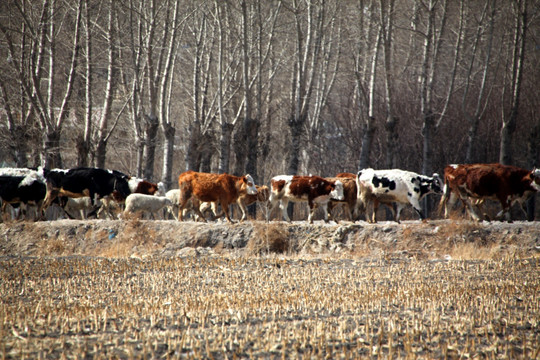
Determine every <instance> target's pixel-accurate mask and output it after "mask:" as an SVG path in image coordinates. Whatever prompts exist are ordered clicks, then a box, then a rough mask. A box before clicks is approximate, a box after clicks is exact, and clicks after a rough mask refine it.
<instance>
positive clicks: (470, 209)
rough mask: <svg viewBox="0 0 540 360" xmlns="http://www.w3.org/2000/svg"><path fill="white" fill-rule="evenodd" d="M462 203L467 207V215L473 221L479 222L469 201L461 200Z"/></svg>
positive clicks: (466, 198)
mask: <svg viewBox="0 0 540 360" xmlns="http://www.w3.org/2000/svg"><path fill="white" fill-rule="evenodd" d="M461 200H462V201H463V202H465V205H467V210H468V211H469V215H470V216H471V218H472V219H473V220H474V221H480V220H481V219H480V216H478V214H477V213H476V211H475V210H474V205H473V204H472V202H471V199H469V197H465V198H461Z"/></svg>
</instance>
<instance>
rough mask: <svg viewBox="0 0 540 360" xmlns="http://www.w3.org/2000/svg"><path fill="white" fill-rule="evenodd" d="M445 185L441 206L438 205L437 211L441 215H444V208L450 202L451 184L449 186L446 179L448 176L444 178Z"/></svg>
mask: <svg viewBox="0 0 540 360" xmlns="http://www.w3.org/2000/svg"><path fill="white" fill-rule="evenodd" d="M444 180H445V181H444V186H443V194H442V197H441V201H439V206H438V207H437V213H438V214H439V216H441V215H442V213H443V209H444V208H445V206H446V204H447V203H448V199H449V198H450V191H451V190H450V186H448V182H447V181H446V177H445V178H444Z"/></svg>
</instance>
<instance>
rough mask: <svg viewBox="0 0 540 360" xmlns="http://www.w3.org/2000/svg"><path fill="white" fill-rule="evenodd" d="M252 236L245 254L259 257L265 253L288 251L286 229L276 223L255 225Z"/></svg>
mask: <svg viewBox="0 0 540 360" xmlns="http://www.w3.org/2000/svg"><path fill="white" fill-rule="evenodd" d="M253 230H254V231H253V235H252V236H251V237H250V239H249V240H248V243H247V249H246V250H247V253H248V254H251V255H260V254H266V253H278V254H283V253H287V252H288V251H289V250H290V244H289V242H290V241H289V233H288V231H287V228H285V227H283V226H282V225H280V224H276V223H261V224H256V225H255V226H254V229H253Z"/></svg>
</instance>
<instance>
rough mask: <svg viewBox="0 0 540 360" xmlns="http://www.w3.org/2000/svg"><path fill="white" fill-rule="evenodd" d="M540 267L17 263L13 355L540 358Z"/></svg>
mask: <svg viewBox="0 0 540 360" xmlns="http://www.w3.org/2000/svg"><path fill="white" fill-rule="evenodd" d="M538 270H539V263H538V261H537V260H536V259H527V260H523V259H520V260H515V259H514V260H510V259H507V260H497V261H450V262H444V261H417V260H397V261H388V260H384V259H380V260H376V261H368V260H363V259H359V258H339V259H328V258H326V259H320V258H319V259H317V258H307V257H306V258H299V257H278V256H276V255H268V256H264V257H232V256H230V257H213V256H212V257H210V256H209V257H186V258H150V259H145V260H140V259H129V258H124V259H106V258H88V257H65V258H4V259H3V260H2V261H1V262H0V279H1V280H0V298H1V304H0V319H1V321H0V324H1V325H0V356H1V358H8V359H10V358H16V359H21V358H34V359H37V358H42V359H45V358H120V359H130V358H169V357H170V358H209V359H230V358H332V359H335V358H344V359H349V358H359V357H360V358H487V359H498V358H512V359H513V358H534V357H535V356H538V352H539V343H540V341H539V340H540V309H539V307H540V300H539V298H538V294H540V277H539V276H538V275H539V271H538Z"/></svg>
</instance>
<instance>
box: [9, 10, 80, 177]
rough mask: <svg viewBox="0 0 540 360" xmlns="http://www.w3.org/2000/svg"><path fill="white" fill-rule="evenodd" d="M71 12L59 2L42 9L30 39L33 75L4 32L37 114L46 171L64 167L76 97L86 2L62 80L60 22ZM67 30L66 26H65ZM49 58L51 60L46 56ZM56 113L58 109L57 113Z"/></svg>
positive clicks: (76, 17)
mask: <svg viewBox="0 0 540 360" xmlns="http://www.w3.org/2000/svg"><path fill="white" fill-rule="evenodd" d="M19 10H20V11H21V16H22V17H23V19H24V21H25V22H26V23H27V24H32V19H30V18H28V17H27V14H25V13H24V12H22V8H20V7H19ZM62 11H70V9H61V8H60V5H59V4H58V3H57V2H56V1H54V0H53V1H51V2H50V3H49V2H48V1H45V2H44V3H43V6H42V11H41V18H40V20H39V23H38V24H37V26H36V27H35V28H33V29H32V31H34V30H36V29H37V30H36V32H34V33H33V34H32V36H31V37H30V38H31V39H32V45H31V47H32V53H31V54H30V56H31V58H32V59H33V60H35V61H32V63H31V65H30V66H31V68H30V70H29V73H26V68H25V67H24V64H23V63H22V62H21V61H19V59H18V58H17V57H16V52H15V46H14V43H13V39H12V36H11V33H10V32H9V31H8V30H7V29H6V28H5V27H4V26H0V30H1V31H2V32H3V33H4V36H5V38H6V41H7V44H8V51H9V54H10V56H11V58H12V59H13V61H12V66H13V67H14V70H15V71H16V73H17V75H18V78H19V81H20V82H21V85H22V87H23V89H24V93H25V96H26V97H27V98H28V99H29V100H30V103H31V106H32V107H33V111H35V113H36V114H37V117H38V119H39V123H40V126H41V128H42V133H43V149H42V162H43V164H42V165H44V166H45V167H61V166H62V158H61V152H60V140H61V135H62V127H63V125H64V122H65V120H66V118H67V116H68V110H69V107H68V105H69V102H70V99H71V95H72V93H73V87H74V83H75V76H76V68H77V64H78V57H79V35H80V23H81V13H82V0H79V1H78V3H77V8H76V9H75V11H76V16H75V21H74V29H73V30H74V33H73V36H72V39H71V41H72V46H71V50H70V53H69V55H70V61H69V65H68V71H67V78H64V79H62V74H59V72H58V71H57V67H56V65H57V64H56V61H57V60H58V54H57V52H56V45H57V44H56V36H57V31H58V29H57V23H56V22H57V20H58V19H59V18H60V16H61V15H62V14H60V13H58V12H62ZM61 25H62V26H64V25H65V24H64V23H61ZM46 54H47V55H48V56H46ZM45 60H46V61H48V64H47V65H48V67H47V71H48V77H47V79H46V81H47V87H46V89H43V87H42V84H41V80H42V73H43V68H42V67H43V66H45V64H44V61H45ZM64 81H65V84H66V85H65V88H64V89H63V91H62V92H59V91H58V90H59V89H58V84H59V83H64ZM62 93H63V94H62ZM57 94H61V95H62V97H61V101H60V102H57V101H56V95H57ZM56 109H58V110H57V111H56Z"/></svg>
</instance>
